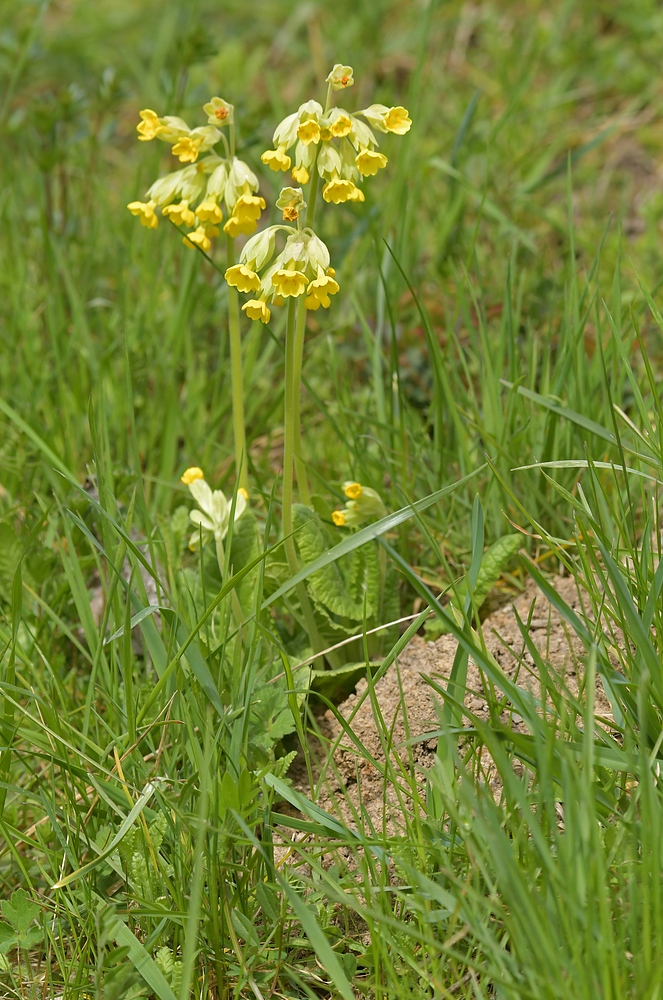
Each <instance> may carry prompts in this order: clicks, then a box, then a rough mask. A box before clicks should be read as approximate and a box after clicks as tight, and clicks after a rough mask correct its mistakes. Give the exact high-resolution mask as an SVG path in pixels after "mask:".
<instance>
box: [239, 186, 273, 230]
mask: <svg viewBox="0 0 663 1000" xmlns="http://www.w3.org/2000/svg"><path fill="white" fill-rule="evenodd" d="M266 206H267V203H266V201H265V199H264V198H260V197H259V196H258V195H255V194H249V193H248V192H247V193H245V194H241V195H240V196H239V198H238V199H237V201H236V202H235V207H234V208H233V215H234V216H235V218H236V219H237V221H238V222H240V223H246V222H257V221H258V219H259V218H260V213H261V212H262V211H264V209H265V208H266Z"/></svg>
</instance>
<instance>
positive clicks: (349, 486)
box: [343, 482, 364, 500]
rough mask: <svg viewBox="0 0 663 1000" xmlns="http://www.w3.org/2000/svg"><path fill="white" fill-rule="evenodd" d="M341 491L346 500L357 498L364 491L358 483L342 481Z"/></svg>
mask: <svg viewBox="0 0 663 1000" xmlns="http://www.w3.org/2000/svg"><path fill="white" fill-rule="evenodd" d="M343 492H344V493H345V495H346V497H347V498H348V500H358V499H359V497H360V496H361V495H362V493H363V492H364V491H363V489H362V486H361V484H360V483H352V482H350V483H343Z"/></svg>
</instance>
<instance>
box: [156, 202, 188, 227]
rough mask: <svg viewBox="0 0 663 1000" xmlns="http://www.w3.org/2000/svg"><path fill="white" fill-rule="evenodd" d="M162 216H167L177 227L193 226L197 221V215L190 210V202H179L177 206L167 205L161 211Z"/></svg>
mask: <svg viewBox="0 0 663 1000" xmlns="http://www.w3.org/2000/svg"><path fill="white" fill-rule="evenodd" d="M161 214H162V215H165V216H167V217H168V218H169V219H171V220H172V222H174V223H175V225H176V226H192V225H193V224H194V222H195V221H196V214H195V212H192V211H191V209H190V208H189V202H188V201H187V200H186V199H185V200H184V201H180V202H178V203H177V204H176V205H166V207H165V208H163V209H162V210H161Z"/></svg>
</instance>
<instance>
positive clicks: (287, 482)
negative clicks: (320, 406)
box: [283, 298, 324, 669]
mask: <svg viewBox="0 0 663 1000" xmlns="http://www.w3.org/2000/svg"><path fill="white" fill-rule="evenodd" d="M302 311H303V313H304V325H305V324H306V310H305V309H303V310H302ZM295 314H296V305H295V300H294V299H293V298H290V299H289V300H288V324H287V327H286V335H285V419H284V441H283V537H284V545H285V554H286V559H287V560H288V567H289V569H290V572H291V573H292V574H293V576H294V575H295V573H297V572H298V570H299V559H298V558H297V550H296V548H295V542H294V539H293V537H292V501H293V473H294V462H295V448H296V436H297V434H296V427H295V416H296V413H297V412H298V408H297V407H296V405H295V396H298V395H299V393H298V392H296V382H295V364H294V355H295V341H296V329H295ZM302 336H303V335H302ZM296 593H297V597H298V599H299V603H300V605H301V608H302V614H303V616H304V621H305V622H306V631H307V632H308V637H309V641H310V643H311V647H312V649H313V652H316V651H317V650H319V649H323V648H324V645H323V642H322V639H321V638H320V633H319V632H318V626H317V625H316V623H315V617H314V615H313V608H312V607H311V602H310V601H309V597H308V593H307V591H306V586H305V584H304V583H300V584H298V585H297V587H296ZM315 666H316V667H317V668H318V669H319V668H321V667H322V660H320V662H317V661H316V664H315Z"/></svg>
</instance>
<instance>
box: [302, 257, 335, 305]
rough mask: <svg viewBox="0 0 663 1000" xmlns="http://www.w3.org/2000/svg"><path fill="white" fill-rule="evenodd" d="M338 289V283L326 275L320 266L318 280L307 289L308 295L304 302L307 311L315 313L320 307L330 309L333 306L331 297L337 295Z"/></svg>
mask: <svg viewBox="0 0 663 1000" xmlns="http://www.w3.org/2000/svg"><path fill="white" fill-rule="evenodd" d="M338 288H339V286H338V282H337V281H335V280H334V278H333V277H332V276H331V275H330V274H325V272H324V271H323V270H322V268H321V267H320V266H318V276H317V278H316V279H315V280H314V281H312V282H311V283H310V284H309V286H308V288H307V289H306V291H307V292H308V294H307V296H306V299H305V300H304V305H305V306H306V308H307V309H311V310H313V311H315V310H316V309H319V308H320V306H322V308H323V309H329V306H330V305H331V302H330V299H329V296H330V295H336V293H337V292H338Z"/></svg>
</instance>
